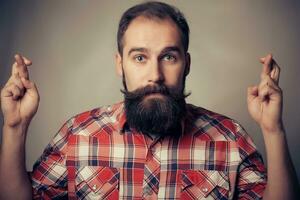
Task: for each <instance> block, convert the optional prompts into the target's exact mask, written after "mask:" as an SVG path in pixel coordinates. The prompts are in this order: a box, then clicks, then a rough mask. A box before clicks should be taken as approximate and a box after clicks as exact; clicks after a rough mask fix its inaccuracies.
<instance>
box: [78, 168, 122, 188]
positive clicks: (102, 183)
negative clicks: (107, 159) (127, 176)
mask: <svg viewBox="0 0 300 200" xmlns="http://www.w3.org/2000/svg"><path fill="white" fill-rule="evenodd" d="M77 178H78V179H79V180H78V182H77V184H78V185H81V184H86V185H87V186H88V187H89V188H90V190H92V191H93V192H95V193H98V192H99V191H109V190H111V189H113V188H116V187H118V185H119V178H120V173H119V171H118V169H116V168H110V167H101V166H85V167H83V168H82V169H81V170H80V171H79V173H78V176H77Z"/></svg>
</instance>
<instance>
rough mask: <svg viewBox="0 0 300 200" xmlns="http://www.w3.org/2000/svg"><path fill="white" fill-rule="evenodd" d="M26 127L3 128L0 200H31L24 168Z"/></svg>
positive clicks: (0, 159)
mask: <svg viewBox="0 0 300 200" xmlns="http://www.w3.org/2000/svg"><path fill="white" fill-rule="evenodd" d="M27 127H28V126H22V127H18V128H11V127H7V126H5V125H4V126H3V129H2V131H3V134H2V144H1V151H0V184H1V189H0V199H14V200H15V199H22V200H23V199H32V189H31V182H30V179H29V177H28V175H27V171H26V166H25V140H26V132H27Z"/></svg>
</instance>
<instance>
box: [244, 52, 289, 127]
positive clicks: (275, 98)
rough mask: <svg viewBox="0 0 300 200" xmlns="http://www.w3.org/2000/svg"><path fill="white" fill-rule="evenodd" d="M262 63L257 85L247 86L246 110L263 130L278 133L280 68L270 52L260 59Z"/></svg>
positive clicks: (279, 124)
mask: <svg viewBox="0 0 300 200" xmlns="http://www.w3.org/2000/svg"><path fill="white" fill-rule="evenodd" d="M260 62H261V63H262V64H263V68H262V72H261V81H260V84H259V85H258V86H253V87H249V88H248V98H247V101H248V110H249V113H250V115H251V117H252V118H253V119H254V120H255V121H256V122H257V123H258V124H259V125H260V127H261V128H262V130H263V132H264V133H265V132H268V133H278V132H281V131H282V130H283V124H282V91H281V89H280V87H279V86H278V83H279V75H280V68H279V66H278V65H277V63H276V62H275V60H273V58H272V54H269V55H267V56H266V57H264V58H261V59H260Z"/></svg>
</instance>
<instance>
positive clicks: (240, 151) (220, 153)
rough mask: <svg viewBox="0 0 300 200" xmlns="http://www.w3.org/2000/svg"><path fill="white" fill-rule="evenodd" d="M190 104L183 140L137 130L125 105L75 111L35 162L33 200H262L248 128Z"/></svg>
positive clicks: (262, 180) (261, 176)
mask: <svg viewBox="0 0 300 200" xmlns="http://www.w3.org/2000/svg"><path fill="white" fill-rule="evenodd" d="M187 110H188V112H187V115H186V117H185V119H184V120H183V124H184V127H183V132H182V135H181V136H180V137H179V138H177V139H176V138H172V137H164V138H157V139H154V140H152V139H151V137H148V136H146V135H144V134H141V133H138V132H136V131H135V130H130V128H129V127H128V126H127V123H126V117H125V113H124V104H123V103H118V104H115V105H112V106H106V107H101V108H97V109H93V110H91V111H88V112H84V113H81V114H79V115H76V116H75V117H72V118H71V119H70V120H68V121H67V122H66V123H65V124H64V125H63V126H62V128H61V129H60V130H59V132H58V133H57V134H56V136H55V137H54V139H53V140H52V141H51V142H50V144H49V145H48V146H47V148H46V149H45V151H44V153H43V155H42V156H41V158H40V159H39V160H38V161H37V163H36V164H35V165H34V168H33V172H32V174H31V179H32V186H33V194H34V198H35V199H61V198H69V199H113V200H115V199H260V198H261V197H262V194H263V191H264V189H265V185H266V171H265V167H264V165H263V162H262V159H261V156H260V154H259V153H258V151H257V149H256V147H255V145H254V144H253V142H252V140H251V139H250V137H249V136H248V135H247V134H246V132H245V131H244V129H243V128H242V127H241V126H240V125H239V124H238V123H237V122H236V121H234V120H232V119H229V118H227V117H225V116H222V115H219V114H216V113H213V112H211V111H208V110H205V109H203V108H199V107H195V106H193V105H187Z"/></svg>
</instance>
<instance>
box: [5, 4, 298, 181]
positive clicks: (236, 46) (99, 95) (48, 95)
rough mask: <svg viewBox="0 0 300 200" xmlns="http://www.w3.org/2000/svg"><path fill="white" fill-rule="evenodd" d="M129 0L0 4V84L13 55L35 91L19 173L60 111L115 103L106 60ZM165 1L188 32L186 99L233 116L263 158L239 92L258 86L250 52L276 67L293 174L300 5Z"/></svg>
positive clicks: (115, 80) (111, 67)
mask: <svg viewBox="0 0 300 200" xmlns="http://www.w3.org/2000/svg"><path fill="white" fill-rule="evenodd" d="M137 2H140V1H91V0H90V1H84V0H76V1H74V0H73V1H58V0H51V1H50V0H47V1H38V0H36V1H33V0H28V1H19V2H17V1H8V0H7V1H1V2H0V23H1V24H0V84H1V86H3V85H4V84H5V82H6V81H7V79H8V77H9V76H10V71H11V64H12V63H13V55H14V54H15V53H16V52H19V53H22V54H24V55H25V56H27V57H29V58H31V59H32V61H33V65H32V66H31V67H30V77H31V79H32V80H34V82H35V83H36V84H37V86H38V89H39V92H40V96H41V102H40V106H39V110H38V112H37V114H36V116H35V118H34V119H33V121H32V123H31V126H30V128H29V133H28V139H27V149H26V150H27V152H26V155H27V158H26V162H27V163H26V164H27V168H28V170H31V168H32V164H33V163H34V161H35V160H36V159H37V158H38V156H39V155H40V154H41V153H42V151H43V149H44V147H45V146H46V144H47V143H48V142H49V140H50V139H51V138H52V137H53V136H54V134H55V133H56V132H57V130H58V129H59V128H60V127H61V125H62V124H63V123H64V122H65V121H66V120H67V119H68V118H69V117H71V116H73V115H75V114H77V113H79V112H82V111H85V110H89V109H92V108H95V107H98V106H100V105H108V104H112V103H115V102H118V101H120V100H122V95H121V93H120V91H119V89H120V88H121V87H122V84H121V79H120V78H119V77H118V76H117V75H116V73H115V63H114V54H115V52H116V31H117V24H118V20H119V18H120V16H121V14H122V13H123V11H125V10H126V9H127V8H129V7H130V6H132V5H134V4H135V3H137ZM166 2H169V3H172V4H173V5H175V6H177V7H178V8H179V9H181V10H182V11H183V13H184V14H185V15H186V17H187V19H188V22H189V24H190V28H191V42H190V53H191V55H192V66H191V73H190V75H189V77H188V78H187V86H186V88H187V91H192V95H191V96H190V97H189V98H188V102H190V103H193V104H196V105H199V106H202V107H205V108H207V109H210V110H213V111H216V112H219V113H222V114H225V115H227V116H229V117H231V118H234V119H236V120H238V121H239V122H240V123H241V124H242V125H243V126H244V127H245V128H246V130H247V131H248V132H249V134H250V135H251V136H252V138H253V139H254V141H255V143H256V144H257V146H258V148H259V150H260V151H261V152H262V154H263V156H264V158H265V150H264V144H263V138H262V135H261V131H260V129H259V127H258V126H257V125H256V124H255V122H254V121H253V120H252V119H251V118H250V116H249V114H248V111H247V105H246V89H247V87H248V86H249V85H253V84H257V83H258V82H259V75H260V71H261V64H260V63H259V62H258V58H259V57H261V56H265V55H266V54H267V53H269V52H272V53H273V54H274V57H275V59H276V60H277V62H278V63H279V65H280V66H281V68H282V73H281V81H280V85H281V87H282V89H283V91H284V114H283V115H284V116H283V117H284V123H285V126H286V130H287V139H288V143H289V148H290V151H291V155H292V159H293V162H294V164H295V167H296V170H297V173H298V177H299V175H300V157H299V153H298V152H299V150H300V137H299V134H300V133H299V132H300V123H299V122H300V121H299V113H300V107H299V104H298V103H299V102H300V90H299V75H300V68H299V61H298V59H299V52H300V47H299V44H300V39H299V37H298V36H299V35H300V28H299V27H300V2H299V1H296V0H294V1H293V0H281V1H278V0H266V1H262V0H251V1H246V0H243V1H241V0H230V1H226V3H225V1H216V0H206V1H166ZM0 120H1V121H2V116H1V119H0Z"/></svg>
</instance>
